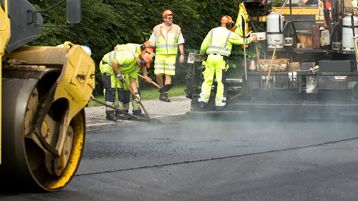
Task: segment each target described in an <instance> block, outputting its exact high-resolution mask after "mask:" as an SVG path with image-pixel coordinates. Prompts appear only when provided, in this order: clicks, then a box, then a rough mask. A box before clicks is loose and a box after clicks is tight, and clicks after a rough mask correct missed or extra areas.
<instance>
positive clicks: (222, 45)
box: [206, 27, 232, 56]
mask: <svg viewBox="0 0 358 201" xmlns="http://www.w3.org/2000/svg"><path fill="white" fill-rule="evenodd" d="M210 32H211V33H210V35H211V39H210V44H209V46H208V49H207V50H206V53H207V54H219V55H222V56H230V54H231V49H232V44H231V43H229V38H230V36H231V34H232V32H231V31H229V30H228V29H226V28H225V27H216V28H214V29H212V30H211V31H210Z"/></svg>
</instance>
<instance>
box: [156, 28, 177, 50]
mask: <svg viewBox="0 0 358 201" xmlns="http://www.w3.org/2000/svg"><path fill="white" fill-rule="evenodd" d="M153 32H154V36H155V52H156V54H177V52H178V39H179V35H180V33H181V29H180V27H179V26H178V25H176V24H172V26H171V27H170V29H169V30H168V32H167V31H166V29H165V28H164V25H163V24H160V25H157V26H155V27H154V29H153Z"/></svg>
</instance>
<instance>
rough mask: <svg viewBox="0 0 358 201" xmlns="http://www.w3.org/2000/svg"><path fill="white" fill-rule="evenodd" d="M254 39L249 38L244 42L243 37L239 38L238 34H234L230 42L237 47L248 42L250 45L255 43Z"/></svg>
mask: <svg viewBox="0 0 358 201" xmlns="http://www.w3.org/2000/svg"><path fill="white" fill-rule="evenodd" d="M253 40H254V39H253V38H252V37H251V36H250V37H248V38H246V40H244V38H242V37H241V36H239V35H238V34H236V33H234V32H232V33H231V36H230V38H229V42H230V43H232V44H235V45H243V44H244V43H245V42H244V41H246V44H249V43H251V42H252V41H253Z"/></svg>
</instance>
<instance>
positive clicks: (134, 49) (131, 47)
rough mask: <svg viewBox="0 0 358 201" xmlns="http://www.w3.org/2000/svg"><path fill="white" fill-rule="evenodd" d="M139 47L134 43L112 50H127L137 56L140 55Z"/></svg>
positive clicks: (120, 45) (117, 46)
mask: <svg viewBox="0 0 358 201" xmlns="http://www.w3.org/2000/svg"><path fill="white" fill-rule="evenodd" d="M140 46H141V45H140V44H135V43H127V44H118V45H116V46H115V47H114V50H128V51H131V52H133V53H134V54H135V55H136V56H138V55H139V54H140Z"/></svg>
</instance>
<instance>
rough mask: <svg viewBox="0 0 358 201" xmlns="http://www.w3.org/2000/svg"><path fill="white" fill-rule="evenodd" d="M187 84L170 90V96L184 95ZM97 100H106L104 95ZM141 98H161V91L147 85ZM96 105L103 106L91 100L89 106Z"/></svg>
mask: <svg viewBox="0 0 358 201" xmlns="http://www.w3.org/2000/svg"><path fill="white" fill-rule="evenodd" d="M184 89H185V85H178V86H174V87H173V88H172V89H171V90H170V91H169V97H173V96H184V95H185V91H184ZM95 98H96V99H97V100H99V101H101V102H104V96H103V95H102V96H96V97H95ZM141 98H142V100H153V99H158V98H159V92H158V89H157V88H155V87H146V88H144V89H142V91H141ZM95 106H101V104H100V103H97V102H95V101H89V103H88V105H87V107H95Z"/></svg>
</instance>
